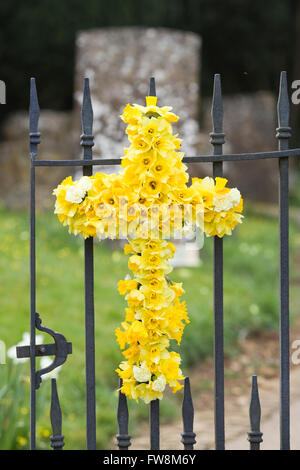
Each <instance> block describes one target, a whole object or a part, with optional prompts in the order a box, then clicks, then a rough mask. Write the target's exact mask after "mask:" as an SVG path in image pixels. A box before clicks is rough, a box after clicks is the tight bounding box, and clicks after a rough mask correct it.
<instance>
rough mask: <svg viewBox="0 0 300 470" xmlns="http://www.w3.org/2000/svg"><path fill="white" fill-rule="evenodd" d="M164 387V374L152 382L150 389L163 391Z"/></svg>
mask: <svg viewBox="0 0 300 470" xmlns="http://www.w3.org/2000/svg"><path fill="white" fill-rule="evenodd" d="M165 388H166V378H165V376H164V375H160V376H159V377H158V378H157V379H156V380H154V382H153V384H152V390H155V391H156V392H163V391H164V389H165Z"/></svg>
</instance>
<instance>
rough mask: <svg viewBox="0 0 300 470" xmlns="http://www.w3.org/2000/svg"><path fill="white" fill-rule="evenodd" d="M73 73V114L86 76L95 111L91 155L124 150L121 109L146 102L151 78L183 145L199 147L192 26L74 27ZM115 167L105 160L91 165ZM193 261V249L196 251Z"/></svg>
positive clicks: (182, 254) (191, 150) (196, 45)
mask: <svg viewBox="0 0 300 470" xmlns="http://www.w3.org/2000/svg"><path fill="white" fill-rule="evenodd" d="M76 46H77V60H76V73H75V96H74V97H75V110H74V111H75V116H76V119H77V124H76V125H77V126H78V128H79V126H80V122H79V119H78V116H79V107H80V104H81V102H82V82H83V78H84V77H88V78H89V79H90V88H91V94H92V103H93V111H94V126H93V132H94V136H95V146H94V152H93V154H94V158H97V157H98V158H101V157H103V158H108V157H112V156H114V157H116V156H120V157H121V156H122V155H123V154H124V153H123V152H124V148H125V147H128V145H129V144H128V139H127V136H126V134H125V132H124V131H125V125H124V123H123V122H122V121H121V119H120V117H119V115H120V114H121V113H122V111H123V109H124V107H125V105H126V104H127V103H131V104H132V103H139V104H144V103H145V96H146V95H147V93H148V83H149V78H150V77H151V76H154V77H155V79H156V86H157V95H158V104H159V105H160V106H164V105H168V106H172V107H173V109H174V112H176V113H177V114H179V116H180V120H179V122H178V123H176V132H178V133H179V136H180V138H181V139H183V140H182V150H183V151H184V152H186V153H187V154H189V155H195V154H196V153H197V152H199V127H198V112H199V78H200V49H201V39H200V37H199V36H198V35H196V34H194V33H190V32H184V31H175V30H168V29H161V28H158V29H152V28H135V27H133V28H105V29H96V30H90V31H82V32H79V33H78V36H77V40H76ZM97 170H98V171H99V170H100V171H102V172H105V171H108V172H115V171H119V169H118V168H116V167H112V168H108V167H107V166H103V167H100V168H99V167H98V168H95V171H97ZM177 249H178V257H179V259H180V260H184V259H185V258H186V259H189V265H191V264H193V260H192V259H191V258H192V257H193V255H192V252H191V251H189V252H188V254H186V248H185V244H184V243H179V244H178V245H177ZM194 252H195V255H194V263H195V264H197V260H198V255H197V250H195V251H194Z"/></svg>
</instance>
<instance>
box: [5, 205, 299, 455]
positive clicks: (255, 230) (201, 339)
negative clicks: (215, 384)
mask: <svg viewBox="0 0 300 470" xmlns="http://www.w3.org/2000/svg"><path fill="white" fill-rule="evenodd" d="M0 221H1V227H0V272H1V283H0V299H1V330H0V339H2V340H4V341H5V342H6V344H7V346H8V347H9V346H11V345H13V344H15V343H16V342H18V341H19V340H20V339H21V337H22V334H23V332H24V331H29V262H28V258H29V231H28V216H27V215H24V214H23V213H16V212H9V211H5V210H0ZM277 230H278V227H277V221H274V220H272V219H266V218H258V217H254V216H251V215H250V214H249V215H248V216H247V217H246V218H245V221H244V224H243V225H242V226H240V227H238V228H237V229H236V231H235V234H234V235H233V236H232V237H229V238H227V239H226V240H225V243H224V315H225V323H224V327H225V349H226V352H227V354H236V353H237V346H236V345H237V338H238V337H239V335H243V334H246V333H248V332H250V331H255V330H258V329H261V328H269V329H271V328H276V327H277V323H278V289H277V286H278V251H277V250H278V235H277ZM291 241H292V245H293V247H294V246H295V245H296V244H298V241H299V240H298V238H297V236H296V229H295V227H294V226H292V227H291ZM212 245H213V243H212V240H210V239H206V241H205V245H204V248H203V249H202V250H201V265H200V266H199V267H198V268H182V269H176V270H174V271H173V273H172V274H171V278H172V279H174V280H176V281H182V282H183V283H184V287H185V289H186V295H185V299H186V301H187V305H188V310H189V313H190V316H191V324H190V325H188V326H187V327H186V330H185V333H184V339H183V342H182V346H181V353H182V356H183V359H184V368H187V367H188V366H190V365H193V364H195V363H196V362H197V361H199V360H200V359H201V358H204V357H205V356H208V355H211V354H212V348H213V298H212V289H213V266H212V259H213V258H212V249H213V246H212ZM293 249H295V248H293ZM83 261H84V260H83V242H82V240H81V239H80V238H76V237H74V236H70V235H69V234H68V233H67V230H66V229H65V228H63V227H61V226H60V224H59V223H58V221H57V219H56V217H55V216H54V215H52V214H48V213H41V214H38V217H37V310H38V312H39V313H40V315H41V317H42V320H43V324H44V325H47V326H49V327H51V328H53V329H55V330H57V331H59V332H61V333H63V334H64V335H65V336H66V338H67V340H68V341H72V343H73V354H72V355H71V356H69V357H68V360H67V363H66V364H65V365H64V366H63V368H62V370H61V372H60V375H59V378H58V391H59V395H60V400H61V407H62V410H63V417H64V419H63V432H64V434H65V441H66V448H77V449H79V448H84V446H85V368H84V366H85V360H84V284H83ZM293 272H294V277H295V278H297V276H298V274H297V270H296V269H294V270H293ZM126 273H127V256H125V255H123V254H122V253H121V252H120V251H115V252H111V250H110V249H109V248H108V247H107V246H105V245H104V244H102V245H100V244H99V243H96V244H95V315H96V327H95V328H96V329H95V333H96V382H97V445H98V447H99V448H105V447H106V446H107V445H108V442H109V439H110V438H111V436H112V435H113V434H115V433H116V420H115V415H116V395H115V393H114V390H115V389H116V387H117V377H116V374H115V373H114V369H115V368H116V367H117V365H118V363H119V361H120V359H121V354H120V351H119V348H118V345H117V344H116V341H115V336H114V329H115V328H116V327H117V326H118V325H119V323H120V322H121V321H122V319H123V317H124V313H123V312H124V307H125V303H124V299H123V298H122V297H121V296H120V295H119V294H118V292H117V281H118V280H119V279H122V278H124V276H125V275H126ZM298 277H299V276H298ZM295 294H296V293H295ZM297 300H298V299H297V298H295V299H293V303H294V304H295V305H296V304H297ZM45 341H48V338H46V337H45ZM26 366H28V365H26ZM0 367H5V366H0ZM27 370H28V368H27ZM27 373H28V372H27ZM41 387H42V388H43V391H42V392H41V393H42V396H43V403H42V404H41V405H42V406H41V407H40V410H41V411H40V413H39V423H40V425H41V426H42V427H43V426H44V427H47V428H48V429H49V387H50V382H49V381H45V382H44V383H43V384H42V386H41ZM38 393H40V392H38ZM25 395H26V394H25ZM174 400H177V399H176V398H175V397H173V396H172V397H168V399H167V400H164V402H163V407H162V416H163V417H164V419H170V418H171V417H172V416H174V410H176V409H177V408H178V407H175V406H174ZM175 412H176V411H175ZM130 413H131V416H132V417H133V422H136V421H137V420H139V419H141V418H142V417H146V415H147V407H146V406H143V405H141V404H139V405H138V406H137V405H135V404H133V403H130ZM131 422H132V420H131ZM39 445H40V447H43V446H44V445H45V440H43V439H42V438H40V439H39Z"/></svg>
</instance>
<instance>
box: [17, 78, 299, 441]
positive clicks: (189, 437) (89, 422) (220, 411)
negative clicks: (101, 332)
mask: <svg viewBox="0 0 300 470" xmlns="http://www.w3.org/2000/svg"><path fill="white" fill-rule="evenodd" d="M149 95H152V96H155V81H154V78H151V79H150V92H149ZM39 113H40V109H39V104H38V97H37V90H36V84H35V79H34V78H32V79H31V85H30V107H29V121H30V125H29V130H30V134H29V142H30V162H31V168H30V345H29V346H23V347H18V348H17V355H18V357H30V371H31V386H30V389H31V393H30V408H31V412H30V434H31V439H30V443H31V449H35V447H36V432H35V431H36V390H37V389H38V388H39V385H40V382H41V380H42V375H43V374H45V373H47V372H50V371H51V370H54V369H55V368H56V367H57V366H58V365H61V364H63V363H64V362H65V361H66V359H67V355H68V354H70V353H71V352H72V344H71V343H68V342H67V341H66V339H65V337H64V336H63V335H61V334H60V333H55V332H54V331H52V330H51V329H50V328H46V327H44V326H42V322H41V318H40V317H39V314H38V313H37V312H36V225H35V222H36V210H35V202H36V195H35V178H36V169H37V168H38V167H54V166H66V167H82V170H83V175H86V176H90V175H92V172H93V166H94V165H119V164H120V163H121V159H120V158H104V159H93V156H92V147H93V145H94V137H93V131H92V127H93V110H92V103H91V97H90V89H89V80H88V79H87V78H86V79H85V80H84V89H83V103H82V111H81V118H82V130H83V133H82V135H81V137H80V144H81V146H82V147H83V158H82V159H80V160H37V156H38V144H39V143H40V133H39V132H38V120H39ZM289 114H290V112H289V97H288V87H287V77H286V72H281V76H280V86H279V97H278V105H277V115H278V128H277V129H276V138H277V139H278V150H276V151H270V152H251V153H241V154H225V155H224V154H223V144H224V143H225V134H224V132H223V104H222V92H221V78H220V75H219V74H216V75H215V77H214V88H213V100H212V124H213V131H212V132H211V133H210V143H211V144H212V146H213V154H212V155H198V156H187V157H184V158H183V162H185V163H199V162H203V163H204V162H205V163H207V162H211V163H212V165H213V176H214V177H221V176H222V175H223V162H229V161H245V160H248V161H249V160H261V159H278V162H279V168H278V173H279V268H280V278H279V298H280V323H279V331H280V448H281V449H283V450H288V449H289V448H290V365H289V214H288V213H289V201H288V196H289V173H288V171H289V170H288V167H289V158H290V157H299V156H300V148H294V149H289V148H288V142H289V138H290V137H291V129H290V127H289ZM84 270H85V338H86V339H85V357H86V444H87V449H96V398H95V333H94V248H93V238H88V239H86V240H84ZM36 329H38V330H41V331H43V332H45V333H48V334H50V335H51V336H52V337H53V339H54V344H53V343H52V344H46V345H36V341H35V339H36ZM43 355H47V356H48V355H53V356H54V360H53V362H52V364H51V365H50V366H49V367H47V368H45V369H42V370H38V371H37V370H36V360H35V358H36V356H43ZM214 408H215V411H214V413H215V447H216V449H218V450H223V449H225V421H224V332H223V239H221V238H219V237H217V236H216V237H214ZM50 417H51V424H52V430H53V434H52V436H51V446H52V447H53V448H54V449H62V447H63V445H64V441H63V438H64V436H63V435H62V416H61V410H60V405H59V399H58V394H57V387H56V380H55V379H52V397H51V413H50ZM183 422H184V432H183V433H182V442H183V444H184V448H185V449H186V450H191V449H193V445H194V443H195V442H196V441H195V434H194V433H193V404H192V399H191V393H190V384H189V379H188V378H186V380H185V390H184V400H183ZM250 422H251V431H250V432H249V433H248V440H249V441H250V448H251V449H252V450H258V449H259V448H260V442H261V441H262V433H261V432H260V403H259V396H258V388H257V379H256V376H253V378H252V394H251V405H250ZM118 424H119V434H118V435H117V439H118V445H119V448H120V449H128V446H129V445H130V436H129V435H128V409H127V402H126V397H125V396H124V395H123V394H122V393H119V404H118ZM150 445H151V449H159V445H160V444H159V401H158V400H154V401H152V402H151V403H150Z"/></svg>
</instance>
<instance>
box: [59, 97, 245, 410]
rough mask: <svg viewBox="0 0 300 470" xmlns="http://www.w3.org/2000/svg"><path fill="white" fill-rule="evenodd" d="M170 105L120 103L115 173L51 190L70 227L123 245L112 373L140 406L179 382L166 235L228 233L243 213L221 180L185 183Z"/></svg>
mask: <svg viewBox="0 0 300 470" xmlns="http://www.w3.org/2000/svg"><path fill="white" fill-rule="evenodd" d="M171 110H172V108H170V107H167V106H164V107H159V106H157V98H156V97H155V96H147V97H146V106H141V105H138V104H134V105H130V104H127V106H126V107H125V109H124V111H123V114H122V115H121V118H122V120H123V121H124V122H125V123H126V124H127V129H126V133H127V135H128V139H129V142H130V146H129V147H128V148H126V149H125V152H124V156H123V158H122V163H121V166H122V170H121V171H120V172H119V173H118V174H110V175H107V174H103V173H96V174H94V175H93V176H83V177H82V178H80V179H79V180H77V181H73V179H72V177H71V176H69V177H68V178H66V179H65V180H64V181H63V182H62V183H61V184H60V185H58V187H57V188H56V189H55V190H54V195H55V196H56V204H55V213H56V214H57V216H58V218H59V220H60V222H61V223H62V224H63V225H66V226H68V227H69V232H70V233H73V234H75V235H77V234H80V235H82V236H83V237H84V238H88V237H98V238H99V240H102V239H104V238H110V239H115V238H126V239H127V240H128V244H126V245H125V248H124V251H125V253H126V254H129V255H130V258H129V263H128V267H129V269H130V270H131V271H132V273H133V275H132V277H129V276H128V279H125V280H122V281H120V282H119V285H118V288H119V292H120V294H121V295H125V299H126V301H127V303H128V307H127V308H126V309H125V310H126V317H125V321H124V322H123V323H122V327H121V328H117V330H116V336H117V341H118V343H119V345H120V348H121V350H122V354H123V356H124V357H125V360H124V361H123V362H121V364H120V365H119V368H118V369H117V373H118V374H119V376H120V377H121V378H122V388H121V391H122V392H123V393H124V394H125V395H127V396H128V397H129V398H134V399H138V398H141V399H142V400H144V402H146V403H149V402H150V401H151V400H155V399H157V398H158V399H161V398H162V396H163V391H164V390H165V387H166V385H169V386H170V387H171V389H172V391H173V392H174V393H175V392H176V391H177V390H179V389H180V388H182V384H181V382H182V381H183V379H184V377H183V375H182V372H181V369H180V362H181V358H180V355H179V354H178V353H176V352H174V351H170V342H171V340H175V341H176V342H177V343H178V344H180V341H181V336H182V333H183V329H184V327H185V324H186V323H188V322H189V319H188V315H187V311H186V305H185V302H183V301H181V300H180V296H181V295H182V294H183V293H184V290H183V288H182V284H181V283H176V282H173V281H171V280H170V279H169V278H168V277H167V275H169V273H170V272H171V271H172V267H171V264H170V260H171V259H172V257H173V256H174V252H175V247H174V245H173V244H172V243H171V242H170V241H169V240H170V239H172V238H174V237H176V238H180V237H181V236H185V235H187V234H188V233H190V232H191V231H194V230H195V227H200V229H201V230H202V231H203V232H204V233H205V234H206V235H207V236H212V235H217V236H218V237H223V236H224V235H225V234H226V235H231V233H232V230H233V228H234V227H235V226H236V225H237V224H239V223H241V221H242V217H243V216H242V215H241V212H242V208H243V201H242V198H241V195H240V192H239V191H238V189H236V188H233V189H230V188H227V187H226V183H227V180H226V179H224V178H215V180H214V179H213V178H210V177H206V178H204V179H199V178H193V179H192V182H191V184H188V182H189V175H188V173H187V167H186V166H185V165H184V164H183V162H182V158H183V153H182V152H180V151H179V150H180V142H181V141H180V139H179V138H178V136H177V134H175V135H174V134H173V130H172V123H174V122H176V121H177V120H178V117H177V116H176V115H175V114H173V113H172V112H171Z"/></svg>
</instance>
